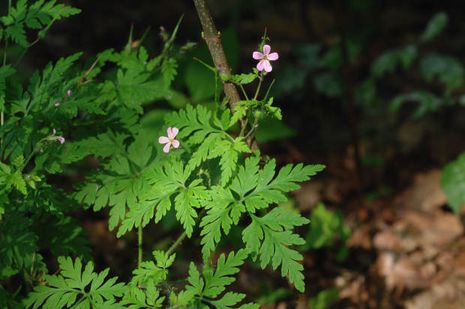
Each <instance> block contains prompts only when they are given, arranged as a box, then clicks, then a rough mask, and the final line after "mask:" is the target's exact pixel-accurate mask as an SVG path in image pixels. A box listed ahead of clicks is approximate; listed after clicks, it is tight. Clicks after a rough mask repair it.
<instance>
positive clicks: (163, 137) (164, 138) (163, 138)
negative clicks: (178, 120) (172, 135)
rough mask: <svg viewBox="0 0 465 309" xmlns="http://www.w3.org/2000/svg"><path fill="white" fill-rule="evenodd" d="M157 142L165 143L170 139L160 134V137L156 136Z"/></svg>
mask: <svg viewBox="0 0 465 309" xmlns="http://www.w3.org/2000/svg"><path fill="white" fill-rule="evenodd" d="M158 142H159V143H160V144H166V143H169V142H170V140H169V138H167V137H166V136H160V137H159V138H158Z"/></svg>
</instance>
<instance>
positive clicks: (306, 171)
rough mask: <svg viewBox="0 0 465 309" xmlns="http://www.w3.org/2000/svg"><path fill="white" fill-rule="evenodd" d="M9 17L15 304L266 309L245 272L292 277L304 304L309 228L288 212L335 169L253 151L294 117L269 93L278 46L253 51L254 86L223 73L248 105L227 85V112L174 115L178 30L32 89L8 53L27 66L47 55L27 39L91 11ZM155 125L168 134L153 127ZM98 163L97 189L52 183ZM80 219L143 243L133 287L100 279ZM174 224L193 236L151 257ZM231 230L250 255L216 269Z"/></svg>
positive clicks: (4, 250) (9, 253) (7, 134)
mask: <svg viewBox="0 0 465 309" xmlns="http://www.w3.org/2000/svg"><path fill="white" fill-rule="evenodd" d="M9 4H10V5H9V9H8V12H7V13H6V15H5V16H4V17H2V18H0V20H1V22H2V26H1V28H0V39H1V42H2V43H3V45H4V46H5V50H6V52H5V55H4V57H3V59H4V62H3V66H2V67H1V69H0V110H1V127H0V223H1V224H0V282H1V284H2V285H1V286H0V306H1V307H11V306H21V305H23V306H26V307H31V308H159V307H167V306H171V307H189V308H206V307H208V306H213V307H216V308H233V307H239V306H240V308H258V305H256V304H253V303H245V304H241V302H243V300H244V298H245V294H242V293H237V292H232V291H228V290H227V288H228V286H229V285H230V284H231V283H233V282H234V281H235V278H234V276H235V275H236V274H237V273H238V272H239V271H240V267H241V266H242V265H243V264H244V263H245V261H246V260H252V261H258V262H259V265H260V267H261V268H265V267H271V268H273V269H274V270H276V269H278V268H279V270H280V273H281V275H282V276H283V277H286V278H288V280H289V281H290V283H291V284H292V285H294V286H295V288H296V289H297V290H298V291H300V292H303V291H304V289H305V282H304V273H303V266H302V264H301V260H302V258H303V257H302V255H301V254H300V253H299V252H298V251H297V248H296V246H300V245H303V244H304V243H305V240H304V239H303V238H302V237H300V236H299V235H298V234H297V233H296V232H295V231H294V228H295V227H298V226H302V225H306V224H308V223H309V220H307V219H306V218H304V217H302V216H301V215H300V214H299V213H297V212H294V211H291V210H288V209H285V208H282V207H280V206H277V205H278V203H282V202H285V201H286V200H287V197H286V193H288V192H290V191H293V190H296V189H298V188H299V183H301V182H304V181H307V180H309V179H310V178H311V177H312V176H314V175H316V174H317V173H318V172H320V171H322V170H323V169H324V166H322V165H303V164H296V165H292V164H289V165H286V166H284V167H282V168H278V167H277V166H276V162H275V161H274V160H273V159H265V158H264V157H263V156H262V155H261V153H260V151H259V149H257V148H256V147H255V146H253V144H254V134H255V132H256V129H257V127H259V126H260V122H261V120H262V119H263V117H264V116H269V117H275V118H277V119H280V118H281V110H280V109H279V108H278V107H276V106H274V105H273V98H272V97H269V88H268V90H267V91H266V92H264V91H263V90H262V89H261V88H262V86H263V85H264V84H265V83H266V78H267V77H268V74H269V73H270V72H271V71H272V66H271V63H270V61H274V60H277V59H278V54H277V53H276V52H274V53H271V51H270V49H271V47H270V46H269V45H268V44H267V42H266V40H267V38H266V37H264V39H263V42H262V44H261V46H260V48H261V50H262V51H263V53H262V52H258V51H257V52H254V53H253V58H254V59H256V60H259V63H258V65H257V69H253V71H252V72H251V73H247V74H237V75H236V74H223V73H220V72H218V71H217V70H216V69H215V68H213V67H210V68H211V70H212V71H213V74H214V75H215V80H218V81H219V80H221V81H223V82H224V83H225V84H229V85H234V86H235V87H239V88H240V89H242V93H243V96H244V97H243V98H242V100H239V101H237V102H234V104H231V102H230V101H231V98H230V97H227V96H225V97H224V98H222V96H221V92H220V90H221V89H220V88H219V87H218V85H217V83H216V82H215V84H213V85H211V87H213V88H215V95H214V99H213V101H211V102H208V104H206V105H196V106H192V105H187V106H185V107H184V108H182V109H180V110H175V111H167V110H162V109H159V108H157V105H156V103H157V102H160V101H171V100H172V99H173V94H175V93H176V91H175V90H174V89H173V80H174V79H175V78H176V75H177V70H178V59H179V58H180V57H181V56H182V54H183V52H184V50H185V47H179V46H177V45H175V42H174V41H175V36H176V32H177V31H178V29H179V23H178V25H177V26H176V28H175V29H174V30H173V32H172V33H171V34H170V35H167V34H166V33H164V35H163V36H162V38H163V40H164V47H163V49H162V51H161V53H160V54H158V55H156V56H150V55H149V53H148V52H147V50H146V49H145V48H144V47H143V46H140V45H137V44H132V43H133V42H132V41H131V40H132V38H130V41H129V42H128V44H127V46H126V48H124V49H123V50H122V51H115V50H106V51H103V52H102V53H100V54H98V55H97V56H96V57H95V58H94V59H93V60H92V61H91V62H90V63H89V64H86V65H83V64H82V63H81V60H80V59H81V54H74V55H71V56H68V57H64V58H61V59H59V60H58V61H56V62H55V63H50V64H49V65H47V66H46V67H45V68H44V69H43V70H42V71H38V72H36V73H34V74H33V76H32V77H31V79H30V80H29V81H28V82H27V86H26V87H25V88H23V87H22V86H21V84H19V83H17V82H16V79H15V78H16V77H15V75H16V69H15V67H14V65H11V64H8V63H10V61H13V58H12V56H11V57H10V56H9V55H8V53H7V52H8V48H9V47H11V46H12V45H13V44H17V45H18V46H19V47H20V48H22V49H23V51H24V53H25V52H26V51H27V49H28V48H29V47H31V46H32V45H33V44H34V41H33V42H32V43H29V40H28V38H27V36H26V31H27V32H28V33H29V30H35V31H37V32H38V35H37V39H41V38H42V37H43V36H44V35H45V34H46V32H47V30H48V28H49V27H50V26H51V25H52V24H53V23H54V22H55V21H56V20H59V19H61V18H63V17H67V16H71V15H73V14H76V13H78V12H79V11H78V10H77V9H74V8H71V7H68V6H65V5H62V4H57V3H56V2H55V1H45V0H38V1H26V0H19V1H17V2H16V3H11V1H10V2H9ZM15 60H16V61H19V60H20V59H15ZM206 65H207V66H209V65H208V64H206ZM110 73H111V74H110ZM252 82H258V84H257V88H256V91H255V92H254V94H253V95H250V96H249V95H248V94H247V92H246V91H245V89H244V88H243V85H245V84H250V83H252ZM271 85H272V83H271V84H270V87H271ZM225 87H226V86H225ZM228 101H229V102H228ZM155 118H163V119H164V122H155V123H153V122H151V120H152V119H155ZM164 132H166V134H165V133H164ZM88 157H92V158H95V159H97V160H98V162H99V164H98V167H96V168H83V169H82V173H84V175H83V176H84V180H83V181H81V182H79V183H77V184H74V186H73V189H72V190H68V189H67V190H64V189H62V188H60V186H59V185H57V184H56V183H54V182H52V181H49V176H50V175H64V174H66V173H67V172H68V171H69V170H70V169H73V168H76V167H78V166H80V167H82V166H85V164H84V159H85V158H88ZM82 208H84V209H93V210H94V211H96V212H98V211H101V210H102V209H108V216H109V217H108V226H109V228H110V229H111V230H115V232H116V234H117V236H118V237H124V236H125V235H126V234H128V233H130V232H135V233H137V236H138V237H137V239H138V247H137V257H138V258H137V263H134V264H137V266H136V268H135V269H134V271H133V273H132V278H131V280H130V281H129V282H126V283H124V282H119V281H118V279H117V278H116V277H112V276H111V277H110V276H109V273H110V270H109V269H105V270H103V271H101V272H97V271H95V270H94V264H93V262H92V261H89V259H90V254H89V253H90V249H89V246H88V244H87V241H86V237H85V234H84V232H83V230H82V228H81V227H80V225H79V223H78V222H77V221H76V220H75V219H73V212H75V211H78V210H80V209H82ZM169 214H172V215H173V216H174V217H175V218H176V222H177V224H178V226H179V228H180V229H182V232H181V233H180V235H179V237H178V238H177V240H176V241H175V242H174V243H173V245H172V246H171V247H169V248H164V249H165V250H156V251H154V252H153V254H152V255H151V256H150V257H148V256H146V254H145V252H144V251H143V248H142V245H143V241H144V237H143V236H144V233H143V232H144V228H145V227H146V226H147V225H148V224H149V222H155V223H160V222H163V221H164V220H168V219H167V218H168V217H169V216H168V215H169ZM232 228H237V229H239V230H240V231H241V232H240V233H241V236H242V245H241V246H239V247H238V248H232V250H231V251H230V252H229V253H227V254H224V253H223V254H221V255H219V257H218V258H216V257H215V256H216V255H214V254H213V253H215V252H218V251H219V250H220V249H219V245H220V243H221V241H222V240H223V239H225V238H226V237H227V236H228V234H229V233H230V231H231V229H232ZM186 238H187V239H188V241H189V242H190V244H195V243H196V242H195V239H199V240H200V247H199V251H198V252H199V255H198V258H201V260H202V263H201V264H200V263H198V260H196V259H194V258H192V261H191V262H190V265H189V271H188V276H187V278H182V279H185V284H181V285H179V284H171V282H172V281H171V280H170V277H171V273H170V271H169V269H170V268H171V267H173V265H176V254H175V251H176V249H177V248H178V245H179V244H180V243H181V242H182V241H183V240H185V239H186ZM222 250H223V249H222ZM44 251H49V252H51V254H52V256H55V257H58V269H59V270H58V272H57V273H55V274H54V275H48V274H47V273H48V269H47V265H46V263H45V262H44V259H43V257H42V253H43V252H44ZM83 261H87V262H83ZM176 279H177V280H178V279H179V278H176ZM178 281H179V280H178Z"/></svg>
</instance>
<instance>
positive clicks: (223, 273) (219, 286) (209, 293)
mask: <svg viewBox="0 0 465 309" xmlns="http://www.w3.org/2000/svg"><path fill="white" fill-rule="evenodd" d="M247 255H248V253H247V250H245V249H241V250H239V251H238V252H237V253H234V252H231V253H230V254H229V255H228V257H227V258H226V256H225V255H224V254H221V255H220V257H219V258H218V261H217V263H216V267H215V269H214V270H212V269H210V268H207V269H205V270H204V278H205V287H204V291H203V295H205V296H206V297H210V298H215V297H218V296H219V295H220V294H221V293H223V291H224V290H225V288H226V286H228V285H230V284H231V283H233V282H234V281H235V280H236V279H235V278H234V277H232V276H233V275H235V274H237V273H238V272H239V268H238V267H239V266H241V265H242V264H244V260H245V259H246V258H247Z"/></svg>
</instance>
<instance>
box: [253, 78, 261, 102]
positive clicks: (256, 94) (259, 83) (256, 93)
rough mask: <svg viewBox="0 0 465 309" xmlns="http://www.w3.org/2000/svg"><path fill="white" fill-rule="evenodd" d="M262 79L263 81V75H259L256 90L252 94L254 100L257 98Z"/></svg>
mask: <svg viewBox="0 0 465 309" xmlns="http://www.w3.org/2000/svg"><path fill="white" fill-rule="evenodd" d="M262 81H263V76H262V75H260V76H259V80H258V87H257V90H256V91H255V95H254V96H253V99H254V100H256V99H257V98H258V94H259V93H260V88H261V87H262Z"/></svg>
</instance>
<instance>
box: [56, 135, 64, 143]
mask: <svg viewBox="0 0 465 309" xmlns="http://www.w3.org/2000/svg"><path fill="white" fill-rule="evenodd" d="M57 140H58V142H59V143H60V144H64V143H65V138H64V137H63V136H58V138H57Z"/></svg>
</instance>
